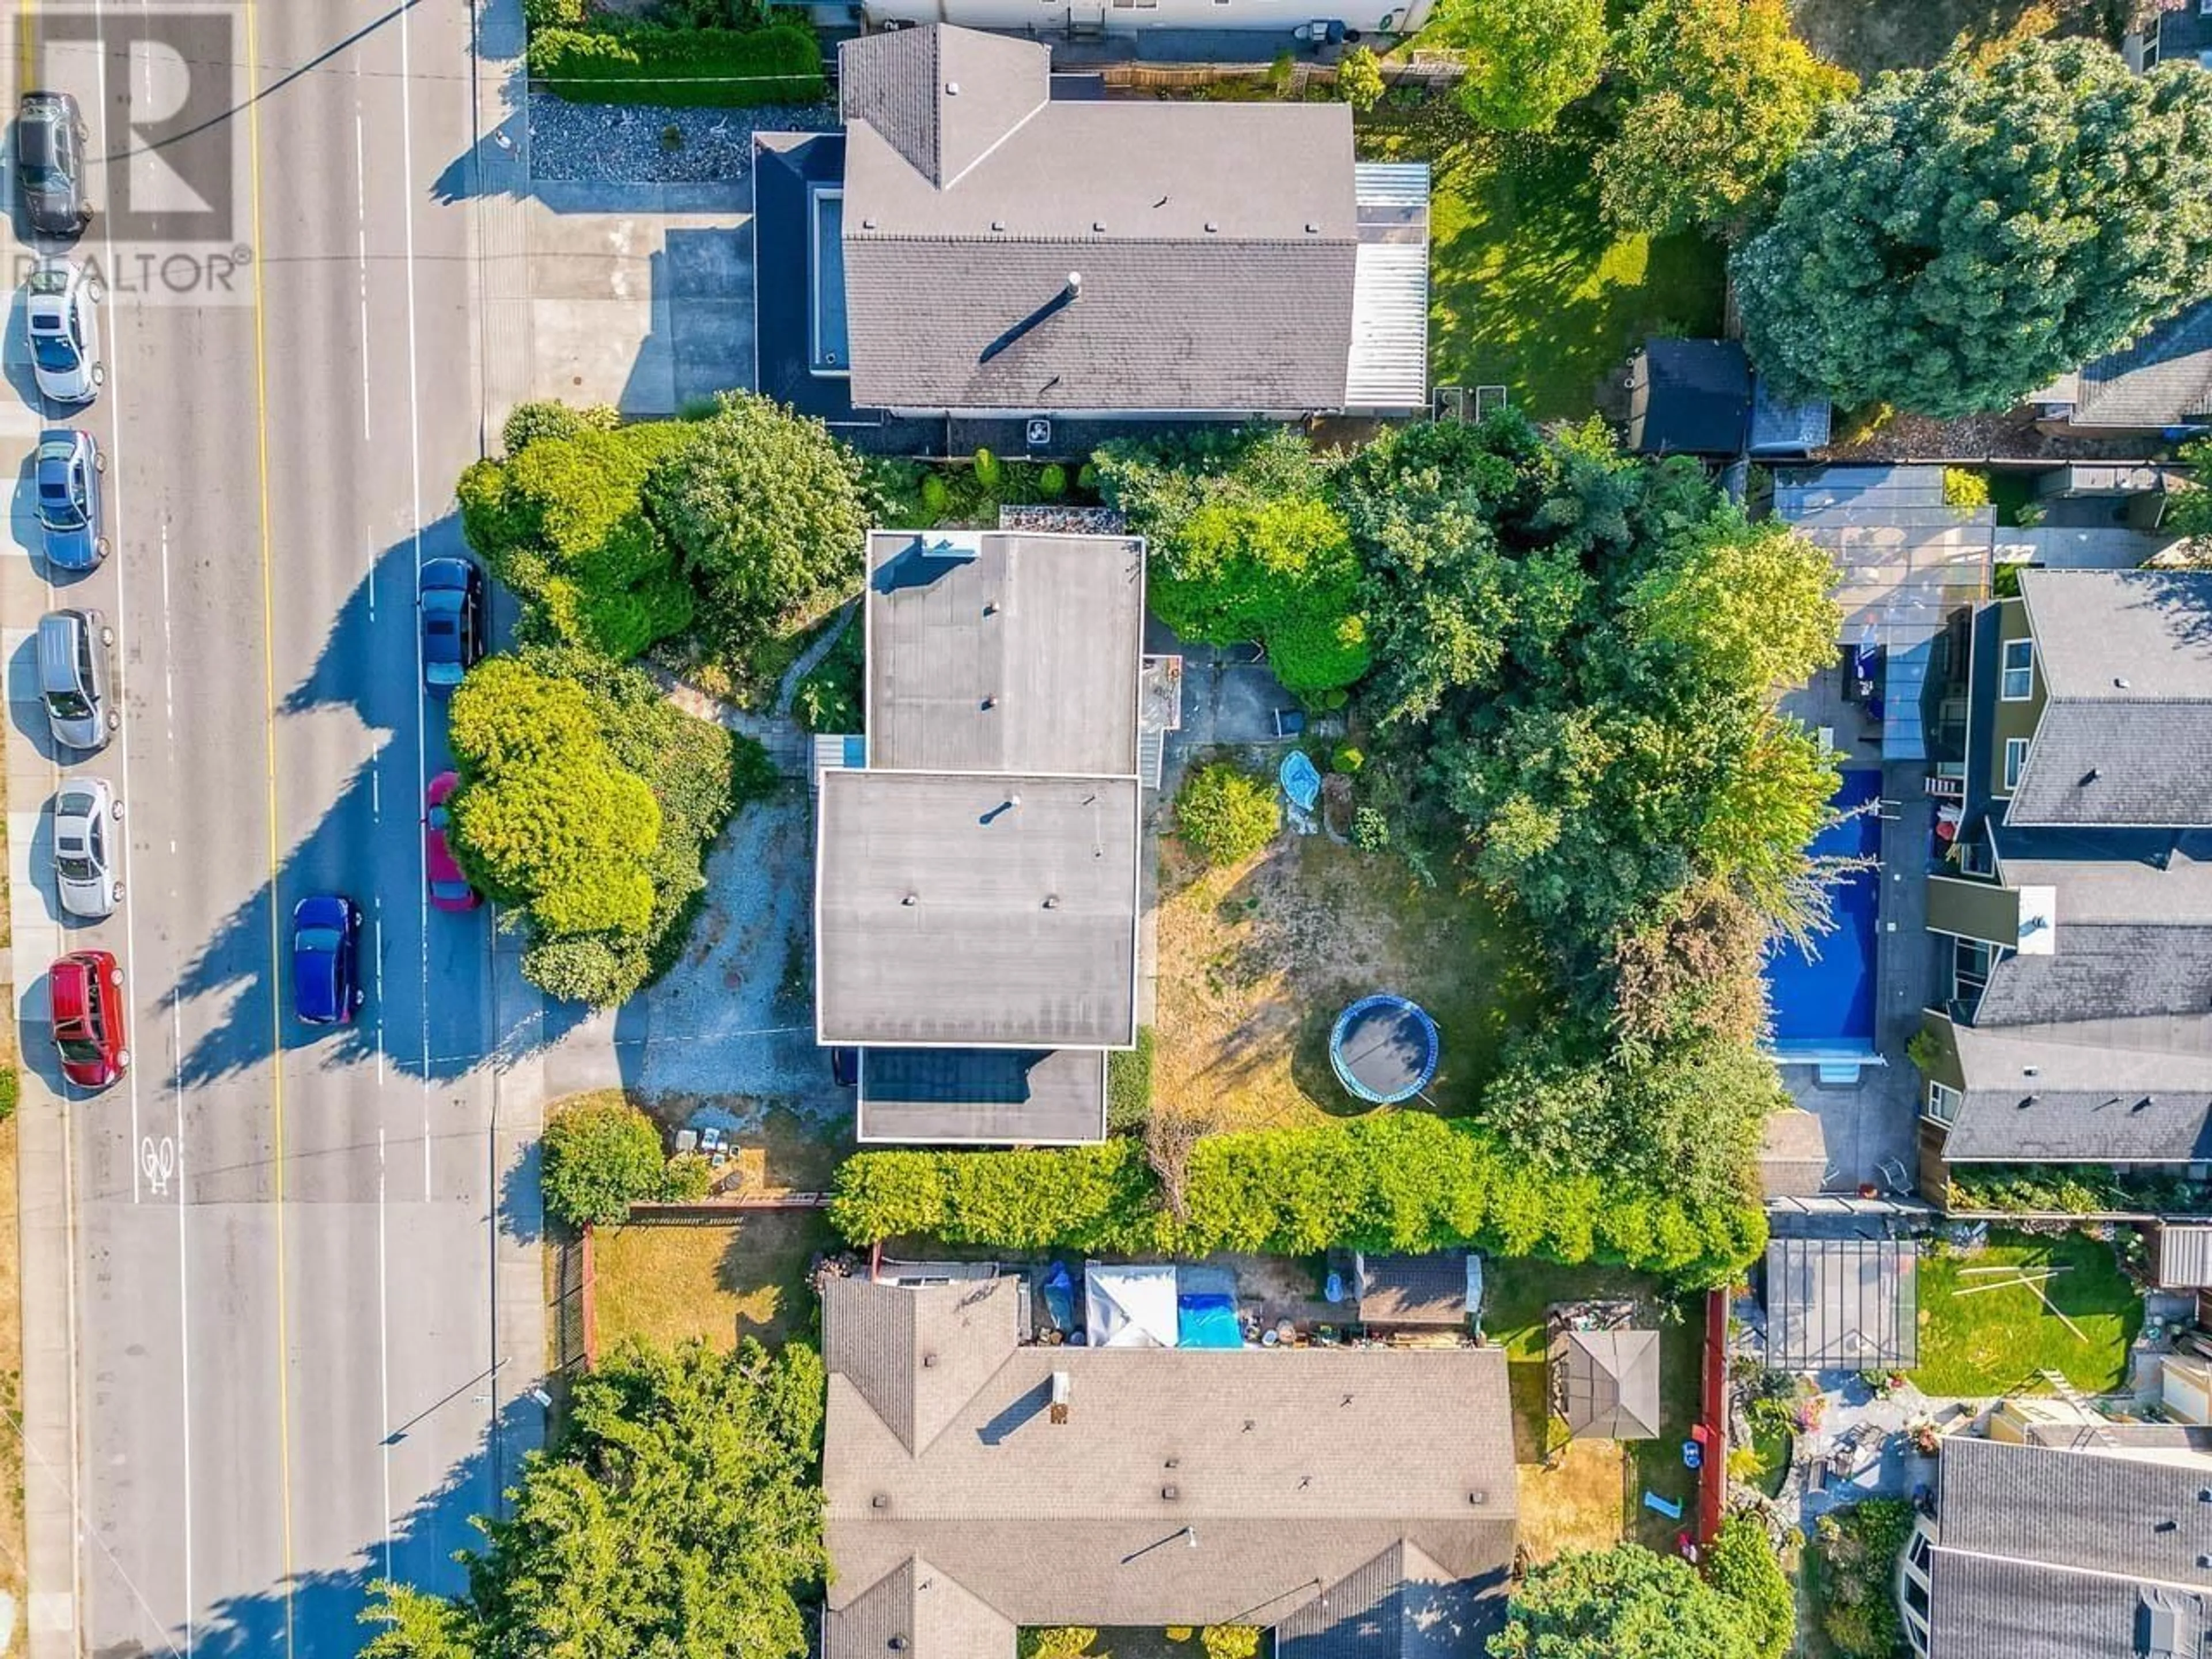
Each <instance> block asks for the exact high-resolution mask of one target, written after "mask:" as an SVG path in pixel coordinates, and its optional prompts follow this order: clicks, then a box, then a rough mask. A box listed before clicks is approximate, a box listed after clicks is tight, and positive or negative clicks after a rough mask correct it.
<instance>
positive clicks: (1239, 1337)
mask: <svg viewBox="0 0 2212 1659" xmlns="http://www.w3.org/2000/svg"><path fill="white" fill-rule="evenodd" d="M1176 1346H1178V1347H1183V1348H1241V1347H1243V1346H1244V1333H1243V1330H1242V1329H1241V1328H1238V1326H1237V1304H1236V1302H1235V1301H1234V1300H1233V1299H1232V1298H1231V1297H1226V1296H1223V1295H1220V1294H1218V1293H1217V1292H1212V1291H1201V1292H1199V1293H1198V1294H1196V1295H1191V1294H1182V1295H1179V1296H1177V1297H1176Z"/></svg>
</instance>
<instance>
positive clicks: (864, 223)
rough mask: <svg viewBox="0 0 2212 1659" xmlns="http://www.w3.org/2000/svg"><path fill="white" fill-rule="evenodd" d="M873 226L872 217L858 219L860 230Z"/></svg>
mask: <svg viewBox="0 0 2212 1659" xmlns="http://www.w3.org/2000/svg"><path fill="white" fill-rule="evenodd" d="M860 228H861V229H862V230H873V229H874V228H876V222H875V221H874V220H873V219H863V220H861V221H860Z"/></svg>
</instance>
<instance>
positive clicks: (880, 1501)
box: [868, 1492, 891, 1510]
mask: <svg viewBox="0 0 2212 1659" xmlns="http://www.w3.org/2000/svg"><path fill="white" fill-rule="evenodd" d="M890 1506H891V1500H890V1498H886V1497H884V1494H883V1493H881V1492H878V1493H877V1494H876V1495H875V1496H874V1497H873V1498H870V1499H869V1500H868V1507H869V1508H870V1509H872V1510H887V1509H889V1508H890Z"/></svg>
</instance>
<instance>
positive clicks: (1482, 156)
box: [1360, 98, 1723, 420]
mask: <svg viewBox="0 0 2212 1659" xmlns="http://www.w3.org/2000/svg"><path fill="white" fill-rule="evenodd" d="M1586 120H1587V117H1586V116H1584V115H1582V114H1581V113H1580V112H1569V114H1568V115H1567V116H1566V117H1565V118H1562V120H1561V123H1560V125H1559V130H1558V131H1555V132H1553V133H1550V134H1537V133H1519V134H1513V133H1496V132H1492V131H1487V130H1486V129H1485V128H1483V127H1481V126H1480V125H1478V124H1477V123H1476V122H1475V121H1474V120H1473V119H1472V118H1470V117H1468V115H1466V114H1465V113H1463V112H1462V111H1461V110H1460V108H1459V106H1457V105H1456V104H1455V103H1454V102H1453V101H1452V100H1450V99H1449V98H1430V99H1427V100H1423V101H1422V102H1420V103H1418V104H1395V103H1389V102H1385V103H1384V104H1383V105H1380V106H1376V109H1375V110H1374V111H1373V112H1372V113H1371V114H1370V115H1368V116H1367V117H1364V118H1363V122H1362V131H1361V134H1360V153H1361V155H1363V156H1364V157H1366V158H1368V159H1370V160H1376V161H1428V162H1430V163H1431V165H1432V167H1433V169H1434V177H1433V180H1432V188H1431V197H1430V199H1429V225H1430V241H1431V259H1430V270H1431V311H1430V319H1431V322H1430V349H1431V367H1430V373H1429V378H1430V380H1431V382H1432V383H1433V384H1435V385H1437V386H1498V385H1502V386H1504V387H1505V388H1506V395H1507V396H1508V398H1510V400H1511V401H1512V402H1513V404H1515V405H1516V407H1518V408H1521V409H1524V410H1528V412H1529V413H1530V414H1532V415H1534V416H1536V417H1537V418H1538V419H1540V420H1544V419H1550V418H1553V417H1554V416H1583V415H1587V414H1589V412H1590V411H1591V410H1592V409H1593V408H1594V407H1595V406H1596V405H1597V404H1598V400H1599V397H1600V394H1601V392H1604V391H1606V390H1607V389H1609V388H1610V387H1612V386H1614V385H1615V383H1617V381H1618V380H1619V377H1620V374H1621V372H1622V371H1623V369H1624V368H1625V366H1626V358H1627V354H1628V352H1629V350H1630V349H1631V348H1632V346H1634V345H1636V344H1638V343H1640V342H1641V341H1642V340H1643V339H1644V337H1645V336H1646V335H1650V334H1675V335H1700V334H1712V333H1716V332H1717V331H1719V328H1720V323H1721V307H1722V294H1723V270H1722V264H1723V258H1722V252H1721V249H1720V247H1719V246H1717V244H1715V243H1713V242H1711V241H1709V240H1705V238H1703V237H1701V236H1696V235H1683V236H1669V237H1664V238H1662V239H1660V240H1657V241H1654V240H1652V239H1651V238H1650V237H1647V236H1638V235H1627V236H1624V235H1620V234H1616V233H1615V232H1613V230H1612V229H1611V228H1609V227H1607V224H1606V223H1605V221H1604V219H1603V217H1602V216H1601V215H1600V213H1599V211H1598V203H1597V185H1596V181H1595V178H1594V176H1593V174H1592V173H1591V167H1590V164H1591V160H1592V156H1593V155H1594V153H1595V143H1594V142H1593V140H1592V139H1591V138H1590V137H1589V136H1588V135H1587V134H1586V133H1584V132H1583V131H1581V130H1580V128H1579V127H1578V126H1577V122H1578V121H1586Z"/></svg>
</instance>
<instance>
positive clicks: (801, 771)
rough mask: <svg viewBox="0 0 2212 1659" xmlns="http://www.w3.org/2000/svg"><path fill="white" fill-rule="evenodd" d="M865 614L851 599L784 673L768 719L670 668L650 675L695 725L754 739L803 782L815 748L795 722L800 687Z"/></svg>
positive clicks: (654, 669)
mask: <svg viewBox="0 0 2212 1659" xmlns="http://www.w3.org/2000/svg"><path fill="white" fill-rule="evenodd" d="M859 614H860V601H859V600H857V599H848V600H846V601H845V603H844V604H843V605H841V606H840V607H838V610H837V611H836V620H835V622H833V623H831V625H830V626H829V627H828V628H826V629H823V631H822V634H821V635H820V636H819V637H818V638H817V639H815V640H813V641H811V642H810V643H809V644H808V646H807V647H806V649H805V650H804V651H802V652H800V653H799V658H798V660H797V661H795V662H793V664H792V665H791V666H790V667H788V668H787V669H785V670H784V671H783V678H781V680H779V681H777V682H776V688H775V708H773V709H772V710H771V711H770V712H769V713H768V714H759V713H757V712H756V711H754V710H752V709H750V708H738V707H737V706H736V705H735V704H734V703H729V702H724V701H722V699H721V698H720V697H717V696H714V695H713V694H712V693H711V692H708V691H702V690H700V689H699V688H698V687H697V686H696V685H694V684H691V683H690V681H689V680H686V679H684V678H682V677H681V676H680V675H678V674H677V673H675V672H673V671H671V670H669V669H665V668H659V667H655V666H653V665H650V664H648V665H647V667H646V672H647V673H648V674H650V675H651V676H652V677H653V682H654V684H657V685H659V687H660V689H661V690H662V691H663V692H664V693H665V694H666V696H667V698H668V701H669V702H671V703H673V704H674V705H675V706H676V707H677V708H680V709H682V710H683V711H684V713H685V714H689V715H690V716H691V717H692V718H693V719H694V720H710V721H712V722H713V723H714V724H715V725H716V726H723V727H726V729H728V730H729V731H732V732H738V734H740V735H741V736H744V737H748V738H751V739H752V740H753V741H754V742H755V743H757V744H760V746H761V747H762V748H763V749H765V750H768V752H769V758H770V759H771V760H773V761H774V762H775V767H776V770H777V771H779V772H781V773H782V774H783V775H785V776H786V777H793V778H803V777H805V775H806V768H807V762H808V757H809V756H810V755H811V753H812V750H813V746H812V744H811V741H810V734H809V733H808V732H805V730H803V729H802V728H801V727H800V726H799V722H798V721H797V720H793V719H792V717H791V708H792V705H793V703H794V702H797V701H798V698H799V685H800V684H801V683H802V682H803V681H804V680H805V678H806V677H807V676H808V675H809V674H811V673H812V672H813V671H815V669H816V668H817V666H818V665H820V663H821V661H822V659H823V658H824V657H826V656H828V655H829V653H830V651H831V650H832V649H833V648H834V647H836V643H837V641H839V640H841V639H842V638H843V637H844V635H845V630H846V629H848V628H849V627H851V626H852V625H853V618H854V617H856V616H858V615H859Z"/></svg>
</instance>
